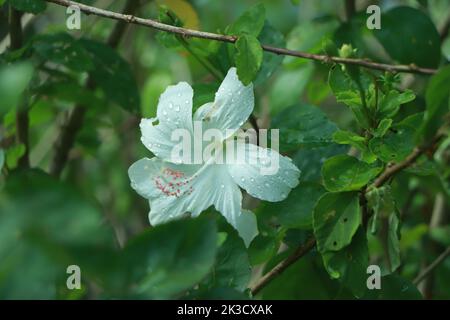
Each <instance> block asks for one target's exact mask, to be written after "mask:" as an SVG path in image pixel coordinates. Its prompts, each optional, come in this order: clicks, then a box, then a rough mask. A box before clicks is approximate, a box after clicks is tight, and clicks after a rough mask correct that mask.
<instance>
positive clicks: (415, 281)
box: [413, 247, 450, 285]
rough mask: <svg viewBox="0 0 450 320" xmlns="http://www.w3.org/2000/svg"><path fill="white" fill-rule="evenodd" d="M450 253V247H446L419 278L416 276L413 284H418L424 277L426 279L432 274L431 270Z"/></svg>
mask: <svg viewBox="0 0 450 320" xmlns="http://www.w3.org/2000/svg"><path fill="white" fill-rule="evenodd" d="M449 255H450V247H448V248H447V249H445V251H444V252H442V253H441V254H440V255H439V257H437V258H436V260H434V261H433V262H432V263H431V264H430V265H429V266H428V267H426V268H425V270H423V271H422V273H421V274H419V275H418V276H417V278H415V279H414V280H413V284H414V285H418V284H419V283H420V282H421V281H422V280H423V279H425V278H426V277H427V276H428V275H430V274H431V272H432V271H433V270H434V269H436V267H437V266H438V265H439V264H440V263H441V262H443V261H444V260H445V258H447V257H448V256H449Z"/></svg>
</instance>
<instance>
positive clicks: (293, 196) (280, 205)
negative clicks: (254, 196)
mask: <svg viewBox="0 0 450 320" xmlns="http://www.w3.org/2000/svg"><path fill="white" fill-rule="evenodd" d="M323 193H325V189H323V187H322V186H321V185H320V184H318V183H315V182H305V181H302V182H300V184H299V185H298V186H297V187H296V188H295V189H293V190H292V191H291V192H290V193H289V196H288V197H287V199H286V200H283V201H281V202H268V203H266V204H265V206H264V207H263V208H262V210H261V212H260V214H263V215H269V214H272V215H273V216H274V218H275V220H276V221H278V222H279V223H280V224H281V225H282V226H284V227H286V228H302V229H311V228H312V212H313V209H314V206H315V204H316V202H317V200H318V199H319V198H320V196H321V195H322V194H323Z"/></svg>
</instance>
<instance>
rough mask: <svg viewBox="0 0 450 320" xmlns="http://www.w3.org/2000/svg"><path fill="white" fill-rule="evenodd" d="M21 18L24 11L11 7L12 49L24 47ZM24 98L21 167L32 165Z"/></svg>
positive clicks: (19, 109) (18, 116)
mask: <svg viewBox="0 0 450 320" xmlns="http://www.w3.org/2000/svg"><path fill="white" fill-rule="evenodd" d="M21 20H22V13H21V12H20V11H18V10H16V9H14V8H13V7H10V19H9V35H10V48H11V50H19V49H20V48H21V47H22V44H23V32H22V21H21ZM22 99H23V100H22V101H20V103H19V105H18V107H17V112H16V136H17V142H18V143H21V144H23V145H24V146H25V153H24V154H23V155H22V156H21V157H20V158H19V160H18V165H19V167H20V168H28V167H29V166H30V156H29V154H30V151H29V147H30V146H29V138H28V136H29V133H28V132H29V118H28V106H27V104H26V101H25V98H22Z"/></svg>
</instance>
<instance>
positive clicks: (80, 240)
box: [0, 0, 450, 299]
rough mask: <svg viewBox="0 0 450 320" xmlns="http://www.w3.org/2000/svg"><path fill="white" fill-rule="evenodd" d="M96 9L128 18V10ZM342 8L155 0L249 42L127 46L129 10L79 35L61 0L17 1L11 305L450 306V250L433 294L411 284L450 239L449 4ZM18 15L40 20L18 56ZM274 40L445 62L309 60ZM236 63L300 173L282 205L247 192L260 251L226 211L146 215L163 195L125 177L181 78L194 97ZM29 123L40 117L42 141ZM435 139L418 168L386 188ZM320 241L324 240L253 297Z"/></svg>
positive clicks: (4, 115)
mask: <svg viewBox="0 0 450 320" xmlns="http://www.w3.org/2000/svg"><path fill="white" fill-rule="evenodd" d="M80 2H82V3H85V4H89V5H93V6H96V7H100V8H104V9H108V10H111V11H115V12H120V11H121V10H122V8H123V6H124V3H125V1H100V0H97V1H95V0H84V1H80ZM344 3H345V1H328V0H319V1H317V0H314V1H312V0H301V1H288V0H280V1H269V0H266V1H260V2H256V1H238V0H230V1H212V0H192V1H185V0H155V1H150V0H148V1H147V0H142V1H140V4H139V6H138V8H137V11H136V15H137V16H140V17H146V18H153V19H156V20H159V21H161V22H163V23H166V24H171V25H177V26H184V27H187V28H193V29H198V30H202V31H211V32H217V33H223V34H228V35H235V36H237V37H238V40H237V41H236V43H235V44H230V43H222V42H214V41H208V40H202V39H195V38H187V37H179V36H175V35H173V34H169V33H165V32H158V31H156V30H153V29H149V28H145V27H138V26H132V27H129V28H128V30H127V31H126V33H125V35H124V36H123V39H122V41H121V44H120V45H119V46H118V48H117V49H113V48H111V47H110V46H108V45H107V44H106V41H107V40H106V39H108V36H109V34H110V33H111V31H112V30H113V28H114V25H115V24H116V22H115V21H112V20H108V19H105V18H101V17H98V16H95V15H89V16H87V15H84V14H83V15H82V27H81V30H79V31H77V30H68V29H67V28H66V18H67V15H66V13H65V8H64V7H61V6H57V5H54V4H50V3H46V1H43V0H36V1H28V0H6V1H5V0H0V5H2V6H1V8H0V17H1V19H0V39H2V40H0V53H1V55H0V63H1V64H0V120H1V124H0V142H1V144H0V169H1V176H0V188H1V189H0V298H2V299H16V298H22V299H23V298H25V299H31V298H38V299H109V298H137V299H168V298H170V299H177V298H187V299H205V298H208V299H417V298H423V297H425V298H436V299H449V298H450V258H448V259H446V260H444V261H443V262H442V263H441V264H440V265H439V266H438V267H437V268H436V269H434V270H433V272H432V273H431V274H430V275H429V276H428V277H427V278H426V279H425V280H423V281H422V282H421V284H420V285H419V286H417V285H416V284H413V280H414V278H415V277H416V276H417V275H418V274H420V273H421V271H423V268H424V266H426V265H428V264H430V263H431V262H432V261H433V260H435V259H436V257H437V256H438V255H439V254H440V253H441V252H443V251H444V250H445V249H446V248H448V247H449V246H450V225H449V222H450V219H449V215H448V212H449V207H450V206H449V205H450V201H449V199H450V198H449V196H450V189H449V181H450V167H449V151H450V148H449V145H450V139H449V137H448V126H446V124H448V118H449V106H450V66H449V59H450V37H449V36H448V33H447V35H446V36H445V33H444V36H442V35H441V34H442V33H443V30H442V26H444V25H445V22H446V21H447V20H448V19H449V17H448V16H447V14H448V13H449V12H450V2H448V1H446V0H430V1H416V0H404V1H402V0H384V1H362V0H361V1H359V0H357V1H356V9H357V10H356V12H354V13H353V14H349V12H348V10H347V14H346V10H345V6H344ZM369 4H378V5H380V6H381V8H382V16H381V27H382V28H381V29H380V30H369V29H367V28H366V19H367V17H368V15H367V14H366V13H365V8H366V7H367V6H368V5H369ZM12 10H18V11H19V12H23V13H25V15H24V16H23V19H22V23H23V24H24V28H23V41H22V45H21V47H20V48H9V47H8V41H7V40H3V39H6V37H7V36H8V34H9V32H10V28H9V26H8V19H9V17H10V16H11V12H12ZM447 27H448V26H447ZM440 32H441V33H440ZM16 36H17V35H16ZM441 38H442V39H441ZM261 44H266V45H272V46H276V47H281V48H284V47H286V48H288V49H292V50H299V51H303V52H309V53H317V54H327V55H331V56H341V57H349V58H367V59H372V60H373V61H379V62H385V63H390V64H406V65H411V66H412V68H414V66H419V67H428V68H435V69H437V73H436V74H435V75H433V76H430V75H420V74H410V73H401V74H392V73H389V72H383V71H379V70H374V69H362V68H359V67H356V66H352V65H340V64H334V63H324V62H318V61H312V60H306V59H298V58H295V57H290V56H282V55H274V54H272V53H269V52H265V51H263V50H262V48H261ZM232 66H236V67H237V68H238V75H239V78H240V79H241V81H242V82H244V83H250V82H253V83H254V85H255V97H256V106H255V111H254V116H255V117H256V118H257V119H258V121H259V124H260V126H262V127H270V128H279V129H280V143H281V145H280V149H281V152H282V153H283V154H286V155H289V156H290V157H291V158H292V159H293V161H294V162H295V164H296V165H297V166H298V168H300V169H301V171H302V175H301V182H300V184H299V185H298V187H296V188H295V189H294V190H292V191H291V193H290V194H289V197H288V198H287V199H286V200H284V201H282V202H279V203H269V202H260V201H257V200H255V199H251V198H250V197H249V196H248V197H246V199H245V203H246V204H247V205H248V206H249V207H250V208H251V209H252V210H253V211H254V212H255V213H256V215H257V218H258V227H259V231H260V234H259V235H258V237H257V238H256V239H255V240H254V241H253V242H252V244H251V246H250V247H249V248H248V249H247V248H245V246H244V244H243V241H242V240H241V238H239V237H238V235H237V233H236V232H235V231H234V230H233V229H232V228H231V227H230V226H229V225H228V224H227V223H226V222H225V221H224V219H223V218H222V217H221V216H220V215H219V214H217V212H214V211H213V210H212V209H209V210H207V212H204V213H203V214H202V215H201V216H200V217H199V218H196V219H183V220H180V221H174V222H171V223H168V224H165V225H161V226H158V227H151V226H149V223H148V220H147V213H148V202H147V201H146V200H145V199H143V198H141V197H139V196H138V195H137V194H136V193H135V192H134V191H133V190H132V189H131V187H130V186H129V179H128V176H127V169H128V167H129V166H130V165H131V164H132V163H133V162H134V161H135V160H137V159H139V158H142V157H144V156H149V154H148V153H149V151H148V150H146V149H145V148H144V147H143V146H142V144H141V143H140V132H139V128H138V123H139V120H140V118H141V117H153V116H155V113H156V107H157V101H158V97H159V95H160V94H161V93H162V92H163V91H164V89H165V88H166V87H167V86H168V85H169V84H174V83H176V82H178V81H187V82H189V83H191V84H192V85H193V87H194V92H195V96H194V108H197V107H199V106H200V105H202V104H203V103H205V102H208V101H212V100H213V97H214V93H215V91H216V90H217V88H218V85H219V83H220V82H221V80H222V78H223V77H224V75H225V73H226V71H227V70H228V69H229V68H230V67H232ZM88 78H89V79H90V80H89V81H87V79H88ZM86 82H89V84H88V85H86ZM74 106H78V107H75V109H76V108H81V110H83V121H82V126H81V128H80V130H79V131H78V130H77V129H74V130H73V132H72V131H70V130H69V133H71V134H72V135H73V136H74V137H75V143H74V146H73V148H71V150H70V153H69V154H68V160H67V163H64V164H65V167H64V170H63V172H62V175H61V176H60V177H57V176H55V175H50V174H49V172H50V171H51V168H52V161H53V160H52V159H53V157H54V154H55V150H56V149H55V146H58V143H57V141H58V139H59V137H60V131H61V130H64V124H65V123H66V121H67V119H68V118H69V117H70V116H71V114H73V110H74ZM20 114H26V115H28V117H29V135H28V136H29V140H30V141H29V146H28V148H27V146H26V145H25V144H24V143H23V141H22V140H21V139H20V135H19V132H18V130H19V127H18V125H17V122H16V119H17V118H20V117H18V115H20ZM247 127H250V124H247ZM436 135H439V137H440V140H439V141H438V142H437V143H435V144H434V145H433V146H432V148H429V149H428V150H427V152H424V154H422V155H421V156H420V157H419V158H418V159H417V160H416V161H415V162H414V163H413V164H412V165H411V166H408V167H407V168H405V169H404V170H402V171H401V172H399V173H398V174H396V175H395V176H394V177H393V178H392V179H389V181H387V183H384V184H383V185H382V186H381V185H376V182H375V181H376V180H377V178H379V176H380V174H382V172H384V171H385V170H386V169H387V168H389V166H391V165H392V164H396V163H402V162H403V161H405V159H407V158H408V155H410V154H411V153H412V152H413V151H414V150H415V147H416V146H423V145H427V146H429V144H430V142H433V137H435V136H436ZM26 154H29V158H30V168H28V167H27V166H26V165H25V166H24V165H23V164H22V163H21V159H23V157H24V155H26ZM374 182H375V185H374ZM312 236H314V237H315V239H316V246H315V247H314V248H313V249H312V250H310V251H309V252H308V253H307V254H306V255H305V256H303V257H302V258H301V259H299V260H298V261H296V262H295V263H294V264H292V265H291V266H289V267H288V268H287V269H286V270H285V271H284V272H283V273H282V274H280V275H278V276H277V277H275V278H274V279H273V280H272V281H271V282H270V283H268V284H267V285H266V286H264V287H263V288H262V290H260V291H259V292H257V293H256V294H252V291H251V289H250V288H253V287H254V285H255V284H256V283H258V281H259V279H260V277H261V275H263V274H265V273H266V272H269V271H270V270H271V269H272V268H273V267H274V266H275V265H276V264H277V263H279V262H280V261H282V260H283V259H285V258H286V257H288V256H289V255H291V254H292V253H293V252H295V250H296V249H297V248H298V247H299V246H302V245H303V244H304V243H306V242H307V240H308V239H310V238H311V237H312ZM370 264H376V265H379V266H380V267H381V270H382V276H383V277H382V280H381V284H382V288H381V290H368V289H367V286H366V279H367V277H368V276H369V275H368V274H367V272H366V269H367V266H368V265H370ZM69 265H79V266H80V267H81V270H82V289H80V290H68V289H67V287H66V279H67V277H68V274H67V273H66V268H67V266H69ZM419 289H420V290H419Z"/></svg>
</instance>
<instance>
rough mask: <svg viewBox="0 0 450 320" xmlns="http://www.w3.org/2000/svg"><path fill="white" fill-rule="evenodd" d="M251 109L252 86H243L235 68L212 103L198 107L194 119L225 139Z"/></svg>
mask: <svg viewBox="0 0 450 320" xmlns="http://www.w3.org/2000/svg"><path fill="white" fill-rule="evenodd" d="M253 107H254V95H253V85H252V84H249V85H248V86H244V85H243V84H242V82H241V81H240V80H239V78H238V76H237V73H236V68H231V69H230V70H228V73H227V75H226V76H225V79H224V80H223V82H222V84H221V85H220V87H219V90H218V91H217V93H216V97H215V100H214V103H207V104H205V105H203V106H202V107H200V108H199V109H198V110H197V112H196V113H195V117H194V118H195V119H196V120H200V119H201V120H203V121H204V122H206V123H207V125H206V127H208V128H215V129H219V130H220V131H221V132H222V134H223V136H224V139H226V138H228V137H230V136H231V135H232V134H233V133H234V132H235V131H236V130H237V129H239V128H240V127H241V126H242V125H243V124H244V122H245V121H247V119H248V117H249V116H250V114H251V113H252V111H253Z"/></svg>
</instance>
